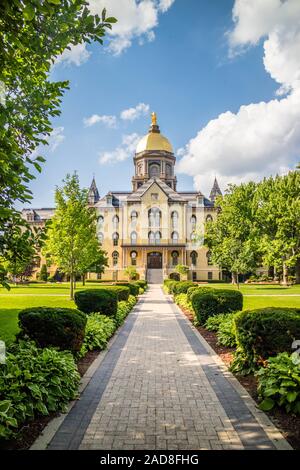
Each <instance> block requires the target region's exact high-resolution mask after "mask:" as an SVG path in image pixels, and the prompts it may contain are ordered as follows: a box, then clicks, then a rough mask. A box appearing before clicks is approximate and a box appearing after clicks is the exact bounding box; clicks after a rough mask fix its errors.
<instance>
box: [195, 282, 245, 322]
mask: <svg viewBox="0 0 300 470" xmlns="http://www.w3.org/2000/svg"><path fill="white" fill-rule="evenodd" d="M192 305H193V309H194V311H195V314H196V317H197V320H198V322H199V324H200V325H203V324H204V323H205V322H206V320H207V319H208V318H209V317H211V316H213V315H218V314H219V313H231V312H237V311H238V310H242V308H243V294H242V293H241V292H239V291H234V290H229V289H213V288H209V291H208V290H206V289H205V290H204V289H199V290H198V291H196V292H194V293H193V295H192Z"/></svg>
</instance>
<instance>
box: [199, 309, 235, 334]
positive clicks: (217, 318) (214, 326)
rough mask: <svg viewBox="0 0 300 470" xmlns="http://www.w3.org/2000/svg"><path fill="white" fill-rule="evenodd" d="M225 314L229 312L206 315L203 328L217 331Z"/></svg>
mask: <svg viewBox="0 0 300 470" xmlns="http://www.w3.org/2000/svg"><path fill="white" fill-rule="evenodd" d="M227 315H230V313H219V314H218V315H214V316H212V317H208V319H207V320H206V322H205V325H204V326H205V328H206V329H207V330H209V331H218V330H219V327H220V325H221V323H222V321H223V320H224V319H226V317H227Z"/></svg>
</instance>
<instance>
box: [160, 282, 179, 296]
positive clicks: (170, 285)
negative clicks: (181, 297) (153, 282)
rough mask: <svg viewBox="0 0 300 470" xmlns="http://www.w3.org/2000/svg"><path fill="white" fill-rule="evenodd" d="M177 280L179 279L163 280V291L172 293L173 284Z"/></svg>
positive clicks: (174, 284)
mask: <svg viewBox="0 0 300 470" xmlns="http://www.w3.org/2000/svg"><path fill="white" fill-rule="evenodd" d="M178 282H179V281H172V280H171V279H166V280H165V281H164V290H165V292H167V293H168V294H173V293H174V288H175V286H176V284H177V283H178Z"/></svg>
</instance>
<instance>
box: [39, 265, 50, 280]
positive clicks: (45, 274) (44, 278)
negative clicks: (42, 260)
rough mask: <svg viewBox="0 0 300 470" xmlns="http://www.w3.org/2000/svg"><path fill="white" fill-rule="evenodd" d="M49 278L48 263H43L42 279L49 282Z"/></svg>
mask: <svg viewBox="0 0 300 470" xmlns="http://www.w3.org/2000/svg"><path fill="white" fill-rule="evenodd" d="M47 279H48V271H47V266H46V264H42V267H41V272H40V280H41V281H44V282H47Z"/></svg>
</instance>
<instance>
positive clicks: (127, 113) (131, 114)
mask: <svg viewBox="0 0 300 470" xmlns="http://www.w3.org/2000/svg"><path fill="white" fill-rule="evenodd" d="M149 109H150V106H149V104H145V103H139V104H138V105H136V107H135V108H128V109H124V111H122V112H121V113H120V118H121V119H123V120H124V121H135V120H136V119H138V118H140V117H141V116H142V115H145V114H148V113H149Z"/></svg>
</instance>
